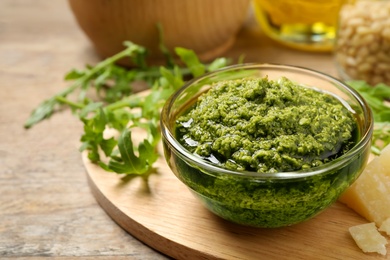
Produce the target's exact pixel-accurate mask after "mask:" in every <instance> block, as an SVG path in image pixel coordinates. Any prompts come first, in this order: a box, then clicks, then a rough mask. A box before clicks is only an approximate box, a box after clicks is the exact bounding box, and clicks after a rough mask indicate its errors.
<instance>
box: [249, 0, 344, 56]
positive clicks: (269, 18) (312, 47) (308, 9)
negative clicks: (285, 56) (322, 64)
mask: <svg viewBox="0 0 390 260" xmlns="http://www.w3.org/2000/svg"><path fill="white" fill-rule="evenodd" d="M347 2H351V0H273V1H269V0H253V4H254V9H255V14H256V18H257V20H258V22H259V24H260V25H261V27H262V29H263V31H264V32H265V34H267V35H268V36H269V37H270V38H272V39H274V40H276V41H278V42H280V43H282V44H284V45H287V46H290V47H293V48H296V49H301V50H307V51H323V52H326V51H331V50H332V49H333V46H334V39H335V37H336V31H337V22H338V14H339V10H340V8H341V6H342V5H344V4H345V3H347Z"/></svg>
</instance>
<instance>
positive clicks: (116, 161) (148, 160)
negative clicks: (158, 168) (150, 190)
mask: <svg viewBox="0 0 390 260" xmlns="http://www.w3.org/2000/svg"><path fill="white" fill-rule="evenodd" d="M118 149H119V152H120V157H118V156H113V157H112V158H111V160H110V161H109V163H108V165H104V164H103V163H102V162H100V165H101V166H102V165H103V167H104V168H105V169H106V170H110V171H114V172H116V173H126V174H144V173H146V172H148V171H149V170H150V169H151V167H152V165H153V163H154V162H155V161H156V160H157V158H158V154H157V152H156V151H155V147H154V146H153V145H152V144H151V143H150V142H149V141H148V140H147V139H145V140H143V141H142V142H140V144H139V145H138V156H137V155H136V154H135V153H134V144H133V141H132V138H131V131H129V129H125V130H124V131H123V132H122V134H121V136H120V137H119V139H118Z"/></svg>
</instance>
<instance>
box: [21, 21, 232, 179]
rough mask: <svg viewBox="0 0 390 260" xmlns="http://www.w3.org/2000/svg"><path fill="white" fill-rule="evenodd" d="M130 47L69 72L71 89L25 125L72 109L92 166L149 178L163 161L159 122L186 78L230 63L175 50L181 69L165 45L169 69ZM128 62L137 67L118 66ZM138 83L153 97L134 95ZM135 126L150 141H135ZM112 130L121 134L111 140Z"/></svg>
mask: <svg viewBox="0 0 390 260" xmlns="http://www.w3.org/2000/svg"><path fill="white" fill-rule="evenodd" d="M160 37H162V31H161V28H160ZM125 46H126V49H125V50H123V51H122V52H119V53H118V54H116V55H114V56H112V57H110V58H107V59H106V60H103V61H101V62H99V63H98V64H97V65H96V66H90V65H87V66H86V68H85V69H84V70H71V71H70V72H69V73H67V74H66V75H65V80H67V81H73V83H72V84H71V85H70V87H68V88H67V89H65V90H63V91H61V92H60V93H58V94H56V95H55V96H53V97H51V98H49V99H47V100H45V101H44V102H43V103H42V104H41V105H39V106H38V107H37V108H36V109H35V110H33V112H32V114H31V116H30V117H29V119H27V121H26V123H25V127H26V128H30V127H32V126H33V125H35V124H37V123H38V122H40V121H42V120H43V119H46V118H48V117H50V116H51V115H52V114H53V113H54V112H55V110H56V108H57V107H60V106H67V107H69V108H71V110H72V112H73V113H74V114H75V115H76V116H77V117H78V118H79V119H80V120H81V121H82V122H83V124H84V133H83V134H82V136H81V138H80V141H81V143H82V144H81V147H80V151H85V150H87V151H88V158H89V159H90V160H91V161H92V162H94V163H97V164H98V165H100V167H102V168H103V169H105V170H107V171H110V172H116V173H120V174H146V173H148V172H150V171H151V170H152V169H153V163H154V162H155V161H156V160H157V159H158V153H157V145H158V143H159V141H160V139H161V133H160V129H159V119H160V111H161V109H162V107H163V105H164V103H165V101H166V100H167V99H168V98H169V97H170V96H171V95H172V93H173V92H174V91H175V90H177V89H178V88H180V87H181V86H183V85H184V83H185V82H184V78H185V77H186V78H188V76H190V75H192V76H200V75H202V74H203V73H205V72H206V71H212V70H216V69H219V68H221V67H224V66H226V65H228V62H229V61H228V60H227V59H225V58H218V59H216V60H215V61H214V62H212V63H211V64H202V63H201V62H200V61H199V59H198V57H197V56H196V54H195V52H193V51H192V50H187V49H185V48H176V49H175V51H176V54H177V55H178V56H179V58H180V60H181V62H182V63H181V64H185V66H183V67H180V66H179V65H178V64H175V61H174V59H173V57H172V55H171V54H170V53H169V51H168V49H167V48H166V47H165V46H164V45H163V44H160V49H161V51H162V52H163V54H164V56H165V57H166V59H167V61H166V62H167V66H166V67H157V66H147V64H146V55H147V50H146V49H145V48H144V47H142V46H139V45H136V44H134V43H131V42H125ZM124 58H127V59H130V60H132V62H133V63H134V64H136V67H134V68H132V69H126V68H123V67H120V66H118V65H116V62H117V61H119V60H121V59H124ZM139 81H142V82H144V83H145V84H146V86H147V87H149V88H150V92H149V93H148V94H136V93H134V92H133V88H132V84H135V83H136V82H139ZM93 89H94V90H95V91H96V93H97V95H98V97H99V100H97V101H93V100H92V99H90V98H88V97H87V96H88V92H89V91H90V90H93ZM77 92H78V93H77ZM71 94H76V96H77V98H72V96H73V95H71ZM136 128H141V129H143V131H144V132H145V133H146V134H145V136H146V137H145V138H143V139H142V138H141V140H138V139H140V138H139V137H138V136H137V138H133V135H132V133H133V131H134V129H136ZM111 131H112V132H115V133H117V134H113V135H112V136H108V137H107V133H108V132H111Z"/></svg>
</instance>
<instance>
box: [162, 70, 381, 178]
mask: <svg viewBox="0 0 390 260" xmlns="http://www.w3.org/2000/svg"><path fill="white" fill-rule="evenodd" d="M243 68H245V69H247V68H253V69H259V70H261V69H278V70H280V69H287V70H289V71H296V72H299V73H304V74H310V75H311V76H315V77H317V78H318V77H319V78H322V79H324V80H327V81H328V82H331V83H333V84H335V85H336V86H338V87H341V88H342V89H343V90H344V91H346V92H348V94H350V95H351V96H352V97H353V98H354V99H355V100H356V101H357V103H358V104H359V106H360V108H361V109H362V111H363V114H364V118H365V120H364V123H365V124H364V128H363V130H364V131H362V135H361V138H360V140H359V141H358V142H357V143H356V144H355V145H354V146H353V147H352V148H351V149H350V150H349V151H348V152H347V153H345V154H343V155H342V156H340V157H338V158H336V159H334V160H332V161H330V162H328V163H325V164H323V165H321V166H318V167H314V168H309V169H307V170H299V171H289V172H277V173H259V172H254V171H234V170H230V169H227V168H222V167H220V166H217V165H215V164H212V163H210V162H207V161H206V160H203V159H202V158H201V157H200V156H197V155H195V154H193V153H191V152H189V151H188V150H187V149H185V148H184V147H183V146H182V145H181V144H180V143H179V142H178V141H177V140H176V138H175V137H174V135H173V134H172V133H171V131H170V130H169V128H168V127H167V126H166V125H165V119H166V118H167V116H168V114H169V110H170V107H171V106H172V104H173V102H174V101H175V99H176V98H177V97H178V96H179V95H180V94H181V93H182V92H183V91H185V90H186V89H187V88H189V87H190V86H191V85H193V84H194V83H195V82H197V81H201V80H202V79H205V78H208V77H211V76H213V75H216V74H218V73H221V72H226V71H233V70H237V69H243ZM335 96H336V97H337V98H339V100H341V102H343V103H344V102H346V101H345V100H344V99H343V98H341V97H339V96H338V95H335ZM160 125H161V132H162V137H163V139H165V140H163V141H164V142H166V143H167V144H168V146H169V147H170V148H171V149H172V150H173V152H174V153H175V154H176V155H178V156H179V157H180V158H181V159H183V160H184V161H186V162H187V163H191V165H197V166H198V167H197V168H198V169H200V170H201V171H203V172H204V171H207V173H208V174H210V172H212V173H218V174H219V175H220V174H226V175H230V176H237V177H255V178H256V179H258V180H270V179H273V180H288V179H299V178H306V177H312V176H316V175H325V174H327V173H330V172H333V170H335V169H338V168H339V167H342V166H344V165H345V164H347V163H348V162H349V161H350V160H351V159H352V158H353V157H355V156H356V155H357V154H358V153H359V152H362V151H363V150H364V149H365V148H366V145H367V143H368V142H371V137H372V132H373V116H372V111H371V108H370V107H369V105H368V104H367V102H366V101H365V100H364V98H363V97H362V96H361V95H360V94H359V92H358V91H356V90H355V89H353V88H352V87H350V86H349V85H348V84H346V83H344V82H342V81H341V80H339V79H337V78H335V77H333V76H331V75H328V74H326V73H323V72H320V71H317V70H314V69H310V68H306V67H302V66H295V65H284V64H277V63H243V64H238V65H231V66H227V67H224V68H222V69H218V70H215V71H212V72H208V73H205V74H203V75H202V76H199V77H196V78H193V79H191V80H189V81H188V82H186V83H185V84H184V85H183V86H182V87H181V88H180V89H178V90H177V91H175V93H173V94H172V95H171V96H170V98H169V99H168V100H167V101H166V103H165V104H164V107H163V109H162V112H161V117H160Z"/></svg>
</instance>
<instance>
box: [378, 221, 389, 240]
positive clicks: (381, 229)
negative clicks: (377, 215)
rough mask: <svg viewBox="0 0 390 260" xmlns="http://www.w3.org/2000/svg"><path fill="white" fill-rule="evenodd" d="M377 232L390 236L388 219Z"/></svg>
mask: <svg viewBox="0 0 390 260" xmlns="http://www.w3.org/2000/svg"><path fill="white" fill-rule="evenodd" d="M379 231H382V232H386V234H387V235H388V236H390V218H388V219H386V220H385V221H383V222H382V225H381V226H380V227H379Z"/></svg>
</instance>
